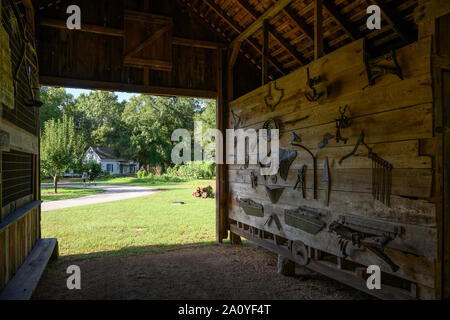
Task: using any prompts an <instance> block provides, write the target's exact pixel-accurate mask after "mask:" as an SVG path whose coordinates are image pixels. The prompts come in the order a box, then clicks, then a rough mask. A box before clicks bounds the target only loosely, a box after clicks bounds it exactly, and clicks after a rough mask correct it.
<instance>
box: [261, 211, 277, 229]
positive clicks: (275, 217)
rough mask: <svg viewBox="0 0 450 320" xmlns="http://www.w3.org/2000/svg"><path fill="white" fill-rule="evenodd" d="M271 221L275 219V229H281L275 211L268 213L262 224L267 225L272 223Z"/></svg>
mask: <svg viewBox="0 0 450 320" xmlns="http://www.w3.org/2000/svg"><path fill="white" fill-rule="evenodd" d="M272 221H275V224H276V225H277V229H278V230H281V222H280V218H278V215H277V214H275V213H272V214H271V215H270V217H269V218H268V219H267V220H266V222H265V223H264V225H265V226H266V225H267V226H269V227H270V225H271V224H272Z"/></svg>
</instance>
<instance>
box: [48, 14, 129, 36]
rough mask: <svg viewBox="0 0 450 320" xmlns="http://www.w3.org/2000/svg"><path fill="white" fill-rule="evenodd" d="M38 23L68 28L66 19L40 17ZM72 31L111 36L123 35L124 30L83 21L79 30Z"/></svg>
mask: <svg viewBox="0 0 450 320" xmlns="http://www.w3.org/2000/svg"><path fill="white" fill-rule="evenodd" d="M39 25H41V26H45V27H51V28H58V29H66V30H69V29H67V25H66V21H64V20H56V19H50V18H41V19H40V20H39ZM74 31H83V32H89V33H95V34H101V35H105V36H112V37H123V36H124V31H123V30H122V29H115V28H108V27H102V26H96V25H92V24H85V23H83V24H81V29H80V30H74Z"/></svg>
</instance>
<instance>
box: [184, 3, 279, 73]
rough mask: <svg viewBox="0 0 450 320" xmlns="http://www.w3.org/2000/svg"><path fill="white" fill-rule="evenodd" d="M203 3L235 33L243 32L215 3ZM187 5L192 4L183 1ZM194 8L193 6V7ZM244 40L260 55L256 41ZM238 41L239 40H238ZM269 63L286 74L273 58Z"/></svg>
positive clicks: (259, 48) (260, 51)
mask: <svg viewBox="0 0 450 320" xmlns="http://www.w3.org/2000/svg"><path fill="white" fill-rule="evenodd" d="M203 2H204V3H206V4H207V5H208V6H209V7H210V8H211V9H212V10H213V11H214V12H215V13H216V14H217V15H218V16H219V17H220V18H222V19H223V20H224V21H225V22H226V23H227V24H228V25H229V26H230V27H232V28H233V29H234V30H235V31H236V32H237V33H241V32H243V31H244V30H243V28H242V27H241V26H239V25H238V24H237V23H236V22H235V21H234V20H233V19H231V18H230V17H229V16H228V14H226V13H225V12H224V11H223V10H222V9H221V8H220V7H219V6H218V5H217V4H216V3H214V2H213V1H211V0H203ZM185 3H186V5H187V6H190V7H191V8H192V5H189V3H187V2H185ZM193 9H194V8H193ZM244 41H247V42H248V43H249V44H250V45H251V46H252V47H253V48H254V49H255V50H256V51H257V52H258V53H259V54H261V55H262V49H261V47H260V46H259V44H258V43H256V41H254V40H252V39H249V38H247V39H245V40H244ZM238 42H240V41H238ZM242 42H243V41H242ZM230 47H234V45H233V43H231V44H230ZM269 63H270V64H271V65H272V66H273V67H274V68H275V69H277V70H278V72H280V73H281V74H282V75H285V74H286V71H285V70H284V69H283V67H282V66H280V65H279V64H278V63H277V62H275V61H274V60H273V59H271V58H270V59H269Z"/></svg>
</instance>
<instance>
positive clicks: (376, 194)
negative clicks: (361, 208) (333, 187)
mask: <svg viewBox="0 0 450 320" xmlns="http://www.w3.org/2000/svg"><path fill="white" fill-rule="evenodd" d="M364 139H365V134H364V130H363V131H361V135H360V137H359V139H358V142H357V143H356V145H355V148H354V149H353V151H352V152H351V153H349V154H348V155H346V156H344V157H342V158H341V159H340V160H339V164H342V162H343V161H345V160H346V159H348V158H349V157H351V156H353V155H355V153H356V151H358V148H359V146H360V145H363V146H364V147H366V148H367V150H368V155H367V156H368V158H369V159H370V160H372V196H373V198H374V199H376V200H378V201H381V202H382V203H384V204H385V205H386V206H389V205H390V200H391V192H392V169H393V166H392V164H390V163H389V162H388V161H386V160H384V159H383V158H381V157H379V156H378V155H377V154H376V153H374V152H373V151H372V148H371V147H369V146H368V145H367V143H366V142H365V141H364Z"/></svg>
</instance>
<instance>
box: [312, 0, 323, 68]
mask: <svg viewBox="0 0 450 320" xmlns="http://www.w3.org/2000/svg"><path fill="white" fill-rule="evenodd" d="M314 2H315V6H314V60H317V59H319V58H320V57H322V56H323V26H322V25H323V16H322V0H314Z"/></svg>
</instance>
